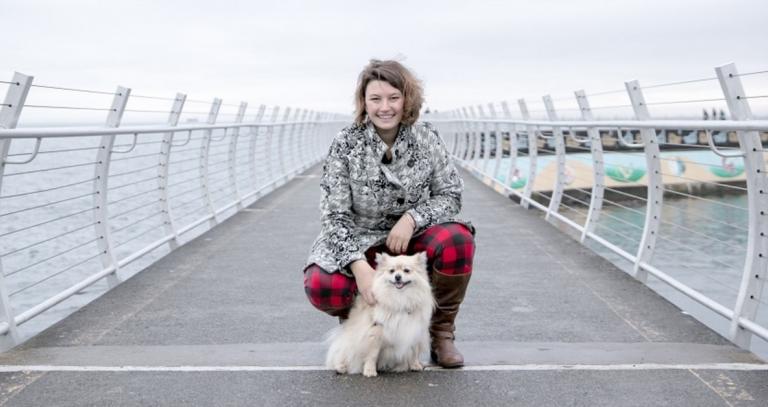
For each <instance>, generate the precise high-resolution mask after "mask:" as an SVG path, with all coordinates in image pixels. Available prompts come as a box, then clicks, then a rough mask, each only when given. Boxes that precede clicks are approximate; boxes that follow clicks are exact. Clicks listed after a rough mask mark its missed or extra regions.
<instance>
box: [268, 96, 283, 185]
mask: <svg viewBox="0 0 768 407" xmlns="http://www.w3.org/2000/svg"><path fill="white" fill-rule="evenodd" d="M279 114H280V106H273V107H272V114H271V117H270V119H269V121H270V123H271V124H272V125H271V126H269V127H267V133H266V136H267V143H266V145H265V146H264V162H265V163H266V164H267V175H268V176H267V182H266V184H265V185H269V184H271V183H273V182H275V179H276V178H277V177H276V176H275V172H276V168H275V167H276V166H277V164H276V162H277V160H278V157H275V155H278V156H279V155H280V151H279V150H278V153H277V154H273V153H272V141H273V140H272V139H274V138H275V135H276V134H277V132H276V131H275V128H276V127H277V126H276V125H275V123H277V117H278V115H279ZM278 146H279V144H278ZM265 193H266V192H265Z"/></svg>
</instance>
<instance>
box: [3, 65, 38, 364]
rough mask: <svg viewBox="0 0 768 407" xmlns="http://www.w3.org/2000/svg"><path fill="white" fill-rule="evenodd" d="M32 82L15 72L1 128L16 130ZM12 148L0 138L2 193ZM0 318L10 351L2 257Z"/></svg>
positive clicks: (12, 321)
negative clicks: (4, 328)
mask: <svg viewBox="0 0 768 407" xmlns="http://www.w3.org/2000/svg"><path fill="white" fill-rule="evenodd" d="M32 80H34V77H33V76H28V75H24V74H20V73H18V72H14V74H13V79H11V84H10V85H8V91H7V92H6V94H5V99H4V100H3V104H2V106H0V128H3V129H14V128H16V124H17V123H18V122H19V116H21V111H22V109H24V103H25V102H26V100H27V95H28V94H29V89H30V87H32ZM10 148H11V139H2V138H0V191H2V187H3V174H4V173H5V164H6V158H7V157H8V150H10ZM0 203H2V201H0ZM0 318H2V322H4V323H6V324H8V334H6V335H3V336H2V338H0V349H2V350H4V349H10V348H12V347H14V346H16V344H18V343H19V329H18V327H17V326H16V317H15V316H14V315H13V307H12V306H11V299H10V297H9V295H8V286H7V285H6V282H5V273H4V272H3V259H2V257H0Z"/></svg>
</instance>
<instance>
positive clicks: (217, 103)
mask: <svg viewBox="0 0 768 407" xmlns="http://www.w3.org/2000/svg"><path fill="white" fill-rule="evenodd" d="M220 108H221V99H219V98H214V99H213V103H211V110H210V112H208V120H207V121H206V123H208V124H216V117H217V116H218V115H219V109H220ZM224 131H225V132H226V129H225V130H224ZM212 134H213V130H205V131H204V132H203V140H202V143H200V180H201V183H202V187H203V195H204V196H205V206H206V208H208V214H209V215H210V219H209V220H208V226H209V227H211V228H213V227H214V226H216V225H217V224H218V223H219V221H218V219H216V209H215V208H214V207H213V199H212V198H211V186H210V181H209V179H208V172H209V171H208V165H209V163H208V155H209V154H210V150H211V135H212Z"/></svg>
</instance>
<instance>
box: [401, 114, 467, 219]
mask: <svg viewBox="0 0 768 407" xmlns="http://www.w3.org/2000/svg"><path fill="white" fill-rule="evenodd" d="M429 131H430V132H431V133H432V134H430V137H429V139H430V140H431V141H433V142H430V143H429V147H428V148H429V149H430V164H431V167H432V173H431V174H430V182H429V199H427V200H425V201H423V202H421V203H419V204H417V205H416V206H415V207H413V208H411V209H409V210H408V211H407V212H408V213H409V214H410V215H411V216H412V217H413V220H414V221H416V228H417V229H421V228H424V227H429V226H432V225H434V224H436V223H439V222H442V221H445V220H447V219H450V218H452V217H454V216H456V215H457V214H458V213H459V211H460V210H461V193H462V191H463V190H464V182H463V181H462V180H461V177H460V176H459V173H458V171H457V170H456V167H455V166H454V165H453V162H452V161H451V157H450V156H449V154H448V149H447V148H446V147H445V143H443V140H442V139H441V138H440V136H439V135H438V134H437V131H436V130H434V129H431V128H430V129H429Z"/></svg>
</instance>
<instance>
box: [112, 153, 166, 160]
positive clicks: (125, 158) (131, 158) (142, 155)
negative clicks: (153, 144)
mask: <svg viewBox="0 0 768 407" xmlns="http://www.w3.org/2000/svg"><path fill="white" fill-rule="evenodd" d="M159 155H160V154H159V153H147V154H136V155H130V156H127V157H121V158H113V159H112V162H118V161H127V160H135V159H137V158H144V157H155V156H159Z"/></svg>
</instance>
